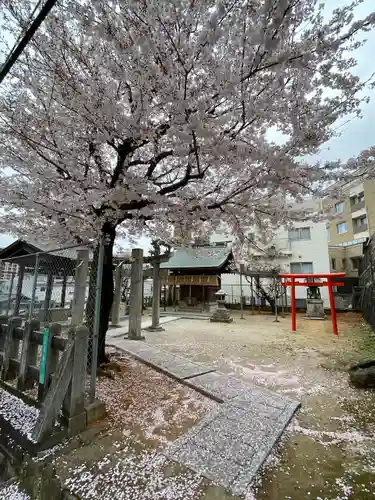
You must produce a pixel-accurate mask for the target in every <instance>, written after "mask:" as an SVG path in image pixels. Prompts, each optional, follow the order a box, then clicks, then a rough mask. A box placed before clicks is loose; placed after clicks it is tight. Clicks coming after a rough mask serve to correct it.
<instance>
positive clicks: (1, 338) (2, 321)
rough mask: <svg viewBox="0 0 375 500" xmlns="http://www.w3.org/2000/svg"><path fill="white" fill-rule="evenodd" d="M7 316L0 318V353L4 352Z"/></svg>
mask: <svg viewBox="0 0 375 500" xmlns="http://www.w3.org/2000/svg"><path fill="white" fill-rule="evenodd" d="M7 324H8V316H0V328H1V330H0V352H1V351H3V350H4V345H5V336H6V330H7Z"/></svg>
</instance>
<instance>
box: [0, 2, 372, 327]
mask: <svg viewBox="0 0 375 500" xmlns="http://www.w3.org/2000/svg"><path fill="white" fill-rule="evenodd" d="M359 3H360V0H355V1H353V2H352V3H350V4H348V5H345V6H343V7H341V8H339V9H336V10H335V11H334V12H333V13H332V16H331V18H330V19H329V20H327V21H326V20H325V19H324V16H323V9H324V6H323V5H322V4H321V3H320V1H318V0H241V1H238V0H168V1H167V0H140V1H135V0H90V1H89V0H61V1H60V2H58V3H57V5H56V6H55V7H54V9H53V10H52V11H51V13H50V15H49V17H48V19H47V20H46V22H45V23H44V25H43V27H42V28H41V29H40V30H39V31H38V32H37V34H36V35H35V36H34V38H33V40H32V42H31V43H30V45H29V46H28V49H27V50H26V52H25V53H24V55H23V56H22V57H21V59H20V61H19V62H18V64H17V65H15V66H14V68H13V70H12V73H11V74H10V76H9V77H8V78H7V80H6V82H5V84H3V86H2V88H1V91H0V168H1V174H2V175H1V179H0V200H1V204H2V209H3V211H2V213H1V214H0V220H1V224H2V227H3V230H6V231H9V232H12V233H14V234H21V235H26V236H27V235H28V234H30V233H32V234H33V235H34V236H35V235H40V236H43V237H44V238H46V237H48V238H50V239H55V240H59V241H61V242H67V241H69V242H74V241H76V242H81V241H86V240H93V241H98V240H99V238H100V237H101V236H105V239H106V255H105V262H106V265H105V272H104V277H103V280H104V281H103V287H104V295H105V296H106V297H107V299H106V303H105V305H103V308H104V309H105V311H106V313H105V314H103V321H102V329H101V331H102V332H103V331H104V333H105V330H106V327H107V322H108V314H109V308H110V303H111V297H112V295H113V290H112V287H113V285H112V253H113V245H114V240H115V237H116V235H120V234H126V235H127V236H128V237H129V236H137V235H139V234H140V233H141V232H142V231H145V230H148V231H150V232H151V233H152V234H153V236H154V237H156V238H160V239H162V240H163V241H168V242H171V241H172V239H171V238H172V232H173V228H175V227H179V228H180V231H179V234H184V233H186V234H187V233H188V232H189V231H192V230H198V229H197V228H198V227H199V226H200V225H201V224H202V221H204V222H205V223H206V224H208V225H209V226H210V227H216V226H217V225H218V224H219V222H220V221H225V222H226V223H227V224H228V225H229V226H230V228H231V230H232V232H234V233H235V234H238V235H241V234H245V233H246V231H247V229H248V228H250V227H253V226H254V225H256V226H259V227H260V228H261V229H262V230H263V231H267V230H268V229H269V228H272V227H276V226H277V225H279V224H280V223H284V222H285V221H286V220H288V217H290V215H289V211H288V202H289V200H290V199H297V200H298V199H301V197H302V196H303V195H304V194H305V193H307V192H310V193H311V191H312V190H314V192H316V193H317V192H318V191H319V189H320V186H321V185H322V184H323V183H324V182H326V181H327V179H329V178H330V176H333V175H337V172H338V170H339V171H340V173H341V166H339V165H334V166H330V168H329V169H323V168H321V166H319V165H317V164H313V165H310V164H308V163H306V162H303V161H302V160H301V158H303V157H308V155H312V154H316V153H317V152H318V151H319V147H320V146H321V145H322V144H323V143H324V142H326V141H327V140H329V139H330V138H331V137H332V136H333V135H335V134H336V131H335V127H334V125H335V123H336V121H337V120H338V119H340V118H341V117H343V116H344V115H348V114H349V115H352V116H356V115H359V114H360V106H361V102H362V101H363V100H364V99H365V98H363V97H361V96H362V95H363V92H361V91H363V90H364V89H365V86H366V84H367V83H369V82H362V81H360V79H359V78H358V77H357V76H355V75H354V74H353V72H352V70H353V68H354V67H355V65H356V60H355V50H356V49H358V48H359V47H360V46H361V44H362V43H363V42H362V41H361V39H360V37H361V36H362V35H361V34H362V33H364V32H366V31H369V30H370V29H371V28H372V27H373V25H374V22H375V14H372V15H370V16H368V17H367V18H366V19H363V20H355V19H354V12H355V7H356V6H357V5H358V4H359ZM0 5H1V6H2V16H3V20H4V21H3V27H2V28H3V29H2V32H3V33H4V34H5V38H6V39H8V40H10V39H14V38H15V37H16V36H17V35H18V33H19V29H20V27H23V26H25V24H26V21H27V19H28V16H29V15H30V11H31V10H32V7H33V5H32V2H31V1H30V0H1V2H0ZM5 41H6V40H5ZM360 92H361V93H360ZM275 133H276V135H273V134H275ZM277 137H279V138H280V140H277Z"/></svg>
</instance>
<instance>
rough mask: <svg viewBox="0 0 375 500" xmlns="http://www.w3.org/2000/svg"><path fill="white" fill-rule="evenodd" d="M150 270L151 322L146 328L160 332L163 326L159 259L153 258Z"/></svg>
mask: <svg viewBox="0 0 375 500" xmlns="http://www.w3.org/2000/svg"><path fill="white" fill-rule="evenodd" d="M153 266H154V267H153V272H152V323H151V326H149V327H148V328H146V330H148V331H150V332H162V331H164V328H163V327H162V326H160V291H161V280H160V259H157V260H156V259H155V260H154V262H153Z"/></svg>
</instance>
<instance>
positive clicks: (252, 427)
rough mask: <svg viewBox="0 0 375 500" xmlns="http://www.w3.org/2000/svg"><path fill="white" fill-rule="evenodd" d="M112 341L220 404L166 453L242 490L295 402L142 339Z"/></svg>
mask: <svg viewBox="0 0 375 500" xmlns="http://www.w3.org/2000/svg"><path fill="white" fill-rule="evenodd" d="M110 341H111V344H112V345H114V346H116V347H118V348H120V349H122V350H124V351H126V352H127V353H128V354H131V355H132V356H134V357H136V358H137V359H139V360H140V361H143V362H145V363H147V364H148V365H150V366H153V367H154V368H156V369H158V370H160V371H163V372H165V373H166V374H169V375H170V376H172V377H173V378H176V379H177V380H180V381H181V382H182V383H184V384H186V385H188V386H189V387H192V388H193V389H195V390H197V391H199V392H202V393H203V394H205V395H207V396H208V397H210V398H212V399H215V400H216V401H218V402H220V403H223V404H221V405H220V406H219V407H218V408H217V409H216V410H214V411H213V412H211V413H210V414H209V415H208V416H207V417H206V418H205V419H204V420H203V421H202V422H201V423H200V424H199V425H198V426H196V427H195V428H193V429H191V430H190V431H189V432H188V433H186V434H185V435H184V436H182V437H181V438H179V439H177V440H176V441H174V442H173V443H172V444H171V445H170V446H169V447H168V448H166V449H165V450H164V454H165V455H166V456H167V457H168V458H170V459H172V460H174V461H176V462H179V463H181V464H183V465H184V466H187V467H189V468H190V469H192V470H194V471H196V472H198V473H199V474H202V475H203V476H205V477H206V478H208V479H210V480H212V481H214V482H215V483H216V484H217V485H219V486H223V487H224V488H227V489H228V490H230V491H231V492H232V493H233V494H235V495H241V494H244V493H246V491H247V489H248V488H249V486H250V484H251V483H252V482H253V480H254V478H255V475H256V474H257V472H258V471H259V469H260V467H261V466H262V464H263V463H264V461H265V459H266V458H267V456H268V454H269V453H270V451H271V450H272V448H273V447H274V445H275V444H276V442H277V441H278V439H279V438H280V436H281V434H282V433H283V431H284V429H285V427H286V426H287V425H288V423H289V422H290V420H291V418H292V417H293V415H294V413H295V411H296V410H297V408H298V407H299V403H298V402H296V401H293V400H291V399H289V398H286V397H284V396H281V395H279V394H277V393H274V392H271V391H268V390H267V389H263V388H261V387H258V386H256V385H251V384H247V383H245V382H242V381H241V380H237V379H236V378H234V377H231V376H228V375H226V374H224V373H220V372H217V371H215V370H214V369H213V368H210V367H209V366H207V365H204V364H200V363H194V362H192V361H190V360H188V359H186V358H184V357H182V356H178V355H176V354H173V353H169V352H167V351H163V350H162V349H159V348H157V347H154V346H151V345H149V344H147V343H145V342H142V341H134V340H128V339H124V338H121V339H120V338H118V337H116V338H114V337H112V338H111V340H110Z"/></svg>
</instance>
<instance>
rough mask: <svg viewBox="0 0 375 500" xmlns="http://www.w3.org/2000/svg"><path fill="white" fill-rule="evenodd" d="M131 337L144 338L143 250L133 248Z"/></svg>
mask: <svg viewBox="0 0 375 500" xmlns="http://www.w3.org/2000/svg"><path fill="white" fill-rule="evenodd" d="M130 280H131V282H130V307H129V339H131V340H144V337H142V335H141V330H142V305H143V304H142V295H143V250H142V249H141V248H133V250H132V267H131V277H130Z"/></svg>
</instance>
